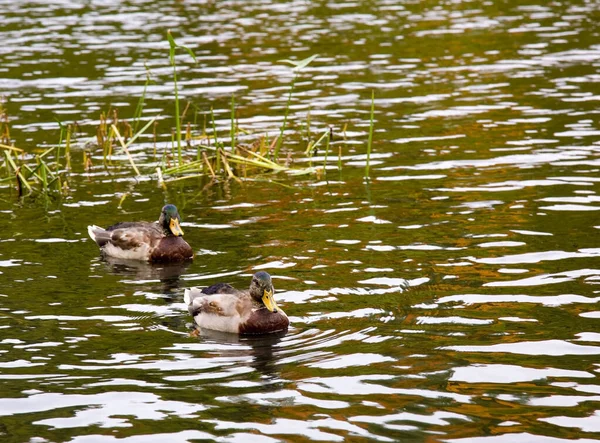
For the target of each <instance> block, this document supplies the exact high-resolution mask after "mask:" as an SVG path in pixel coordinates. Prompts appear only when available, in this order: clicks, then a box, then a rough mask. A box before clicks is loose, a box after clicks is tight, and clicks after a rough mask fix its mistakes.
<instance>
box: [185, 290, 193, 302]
mask: <svg viewBox="0 0 600 443" xmlns="http://www.w3.org/2000/svg"><path fill="white" fill-rule="evenodd" d="M191 293H192V291H191V290H190V289H186V290H185V291H183V302H184V303H185V304H186V305H189V304H190V303H191V302H192V297H191Z"/></svg>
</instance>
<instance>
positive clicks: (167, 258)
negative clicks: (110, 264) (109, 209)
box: [88, 205, 194, 262]
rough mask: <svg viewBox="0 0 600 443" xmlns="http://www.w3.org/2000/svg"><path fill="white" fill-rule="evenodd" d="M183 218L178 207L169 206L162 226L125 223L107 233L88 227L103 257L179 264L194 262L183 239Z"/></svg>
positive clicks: (161, 217)
mask: <svg viewBox="0 0 600 443" xmlns="http://www.w3.org/2000/svg"><path fill="white" fill-rule="evenodd" d="M180 220H181V217H179V213H178V212H177V208H176V207H175V206H174V205H165V206H164V207H163V208H162V211H161V213H160V218H159V219H158V222H151V223H150V222H121V223H117V224H116V225H112V226H110V227H108V228H106V229H102V228H100V227H98V226H94V225H92V226H88V233H89V234H90V237H92V240H94V241H95V242H96V243H97V244H98V246H100V250H101V251H102V253H103V254H106V255H109V256H111V257H117V258H121V259H134V260H146V261H150V262H176V261H183V260H188V259H191V258H193V256H194V251H192V248H191V247H190V245H188V244H187V242H186V241H185V240H184V239H183V238H182V236H183V230H182V229H181V226H179V222H180Z"/></svg>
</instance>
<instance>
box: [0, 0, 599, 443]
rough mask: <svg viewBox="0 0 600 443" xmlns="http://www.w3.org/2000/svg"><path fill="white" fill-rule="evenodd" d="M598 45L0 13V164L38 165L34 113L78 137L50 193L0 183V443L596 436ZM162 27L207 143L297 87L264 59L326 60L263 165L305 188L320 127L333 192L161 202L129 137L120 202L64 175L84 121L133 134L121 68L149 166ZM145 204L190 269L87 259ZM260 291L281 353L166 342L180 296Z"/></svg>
mask: <svg viewBox="0 0 600 443" xmlns="http://www.w3.org/2000/svg"><path fill="white" fill-rule="evenodd" d="M599 22H600V4H599V3H598V2H596V1H562V2H545V1H540V0H538V1H532V2H521V1H498V2H487V1H462V2H461V1H444V2H436V1H423V2H410V1H404V2H396V1H381V2H308V1H295V2H268V1H244V2H242V1H229V2H214V1H205V2H202V1H186V0H181V1H177V2H166V1H128V2H115V1H113V2H106V1H103V2H100V1H86V2H83V1H81V2H76V1H54V2H41V1H38V2H36V1H28V2H25V1H23V2H14V1H10V2H9V1H5V0H0V23H2V25H1V26H0V41H2V42H3V43H2V45H0V94H1V95H2V96H3V97H4V101H3V106H4V108H5V109H6V110H7V111H8V114H9V116H10V123H11V137H12V138H13V141H14V142H15V144H16V145H17V146H19V147H23V148H25V149H26V150H27V151H28V152H39V151H40V150H42V149H45V148H46V147H48V146H51V145H52V144H54V143H56V142H57V141H58V125H57V123H56V121H55V117H56V118H58V119H59V120H61V121H63V122H69V123H73V122H75V121H77V122H78V124H79V125H80V128H81V133H80V135H79V136H78V137H77V141H76V146H75V147H74V148H73V159H74V160H73V171H72V173H71V174H70V176H69V182H68V186H69V190H68V191H67V193H66V195H65V196H64V197H63V198H56V197H52V198H48V199H46V198H43V197H37V198H31V197H30V198H25V199H23V200H19V199H18V198H17V196H16V192H15V190H14V189H13V188H12V187H11V186H10V185H9V184H8V183H7V182H2V183H0V214H1V218H0V310H1V312H0V329H1V331H0V397H1V398H0V436H1V440H2V441H6V442H28V441H31V442H47V441H50V442H77V443H83V442H85V443H87V442H121V441H123V442H144V443H145V442H163V441H169V442H184V441H221V442H261V443H262V442H275V441H289V442H301V441H356V442H358V441H383V442H386V441H445V442H463V441H464V442H469V443H480V442H486V443H487V442H491V443H492V442H493V443H496V442H502V443H504V442H506V443H509V442H548V443H555V442H566V441H577V442H584V441H595V440H596V439H598V438H599V437H600V410H599V409H598V402H599V401H600V382H599V380H598V371H599V370H600V368H599V362H600V360H599V357H600V346H598V342H599V341H600V332H598V329H599V324H598V322H599V321H600V309H599V308H598V301H599V297H600V296H599V295H598V292H599V291H598V289H597V288H598V286H597V285H598V283H600V266H599V265H600V263H599V261H598V256H599V255H600V244H599V233H600V231H599V229H600V220H599V219H598V211H599V210H600V204H599V202H600V198H599V197H598V194H597V192H598V186H599V182H600V174H598V171H599V167H600V158H599V153H600V143H599V140H600V125H599V122H598V115H599V111H598V109H599V108H598V102H599V100H600V95H599V91H600V88H599V82H600V38H599V37H600V35H599V30H600V28H599V26H598V23H599ZM169 28H171V29H172V30H173V34H174V35H175V37H176V38H177V39H178V42H179V43H182V44H185V45H188V46H189V47H191V48H192V49H194V51H195V52H196V55H197V57H198V63H197V64H193V63H192V62H191V60H190V59H189V57H187V56H186V55H185V54H183V53H182V55H181V56H179V57H178V66H179V76H180V86H181V87H182V90H181V94H182V96H183V97H184V98H185V99H186V100H190V101H192V102H193V103H194V104H195V105H196V106H197V108H198V117H197V119H198V125H199V126H201V123H200V122H201V121H202V119H203V118H204V115H206V114H207V112H209V110H210V107H211V106H213V107H214V109H215V114H216V116H217V123H218V125H219V129H220V130H221V132H222V133H223V134H225V133H226V132H227V131H228V129H227V128H228V126H227V125H228V120H227V118H228V112H229V111H228V106H229V101H230V98H231V94H235V97H236V103H237V106H238V118H239V124H240V126H241V127H243V128H245V129H247V130H249V131H251V132H253V133H255V134H263V133H265V132H269V133H270V134H272V135H273V134H275V133H276V132H277V130H278V128H279V125H280V124H281V122H282V120H283V113H284V111H283V109H284V107H285V101H286V92H287V90H288V86H289V84H290V82H291V79H292V74H291V72H290V70H289V68H287V67H286V66H284V65H281V64H278V63H277V61H278V60H280V59H283V58H296V59H301V58H305V57H308V56H310V55H312V54H315V53H318V54H320V57H319V59H318V60H317V61H315V62H314V63H313V64H312V65H311V66H309V67H308V68H307V69H306V70H305V71H303V74H302V76H301V78H300V79H299V81H298V83H297V94H296V95H295V96H294V99H293V102H292V111H291V114H290V118H291V120H292V127H291V129H293V131H292V132H290V137H289V139H288V140H287V143H286V146H285V149H289V150H292V151H294V152H295V154H294V158H295V159H296V164H297V165H298V166H306V165H308V160H306V159H305V160H302V154H301V152H302V151H303V149H304V148H305V146H306V137H300V136H299V135H298V133H299V131H303V133H305V132H306V128H305V124H304V123H305V121H306V115H307V113H308V112H310V116H311V117H310V120H311V129H312V134H313V135H312V138H313V139H315V138H316V137H317V134H318V133H321V132H322V131H323V130H324V129H325V128H326V127H328V126H331V127H333V128H334V133H335V137H336V138H335V142H334V144H333V146H332V147H333V150H334V153H335V155H333V156H331V157H330V158H329V159H328V164H329V168H328V170H327V174H326V175H323V174H321V175H320V176H316V175H314V174H313V175H303V176H296V177H294V176H288V175H286V174H279V175H261V176H259V177H255V178H253V179H250V180H247V181H245V182H244V183H243V184H242V185H239V184H237V183H236V182H235V181H230V182H220V183H217V184H215V185H212V186H208V187H206V185H207V183H208V182H207V180H205V179H191V180H187V181H181V182H176V183H172V184H169V185H168V186H167V189H166V190H163V189H161V188H160V187H159V186H157V182H156V177H155V176H152V175H148V173H149V172H148V171H152V170H153V166H154V163H153V162H154V160H153V156H152V152H151V151H152V148H151V147H152V145H153V144H152V142H151V137H150V136H145V137H143V138H142V139H140V143H136V144H135V145H134V146H133V147H132V151H133V154H134V156H135V158H136V161H137V162H138V163H139V164H140V165H141V166H142V167H143V168H144V171H146V172H145V173H144V177H143V178H142V179H141V180H139V181H137V180H135V179H133V178H132V177H133V175H132V173H131V171H130V170H129V167H128V165H127V162H126V161H125V159H124V157H123V156H118V157H117V158H116V160H115V165H114V166H113V167H111V168H109V170H108V171H107V170H105V169H104V168H103V167H102V156H101V153H94V155H93V158H92V161H93V163H94V167H93V169H92V170H91V171H90V172H85V171H84V169H83V162H82V157H83V149H84V146H85V144H86V143H87V141H89V140H90V139H93V137H94V136H95V127H96V125H97V123H98V119H99V115H100V112H101V111H103V110H104V111H106V110H108V109H109V108H111V107H117V108H118V109H119V112H120V116H121V117H122V118H126V117H128V116H131V115H133V112H134V109H135V105H136V103H137V99H138V98H139V96H140V95H141V93H142V89H143V84H144V81H145V78H146V74H145V72H146V70H145V68H144V64H146V65H147V66H148V68H149V69H150V70H151V72H152V78H153V80H154V82H155V83H154V84H152V85H150V87H149V89H148V102H147V104H146V110H145V118H151V117H153V116H154V115H156V114H158V113H161V115H163V117H161V118H160V124H159V126H158V130H159V133H160V137H159V143H158V146H157V149H158V152H159V154H161V153H162V152H163V151H164V150H165V149H166V147H167V146H170V127H171V125H172V121H171V120H168V119H167V118H166V116H168V115H173V96H172V94H173V93H172V90H173V88H172V83H171V77H170V75H171V71H170V68H169V66H168V58H167V55H168V44H167V42H166V38H165V34H166V30H167V29H169ZM372 90H375V95H376V133H375V143H374V147H373V155H372V162H371V177H372V179H371V180H370V181H368V182H366V181H365V180H364V179H363V175H364V165H365V153H366V139H367V132H368V111H369V105H370V103H369V100H370V94H371V91H372ZM344 127H345V128H346V131H345V137H344V136H343V132H344V131H343V129H344ZM196 128H197V127H196ZM254 137H255V136H254ZM248 138H249V139H252V136H249V137H248ZM340 148H341V152H342V169H341V171H339V170H338V169H337V152H338V150H339V149H340ZM169 149H170V148H169ZM161 155H162V154H161ZM321 155H322V153H317V157H316V158H313V160H312V161H313V162H319V163H320V162H322V161H323V158H322V156H321ZM124 194H127V195H126V197H125V200H124V201H123V204H122V208H121V209H119V208H118V206H119V201H120V200H121V197H122V196H123V195H124ZM165 202H171V203H174V204H176V205H177V206H178V207H179V209H180V212H181V213H182V215H183V217H184V222H185V223H184V225H183V228H184V229H185V231H186V238H187V239H188V242H189V243H190V244H191V245H192V247H193V248H194V250H195V252H196V253H197V257H196V260H195V261H194V262H193V263H192V264H190V265H188V266H185V267H177V266H174V267H167V268H161V267H158V268H157V267H154V268H153V267H150V266H147V265H144V264H141V263H135V262H134V263H126V262H112V261H111V262H106V261H103V260H101V259H100V257H99V254H98V251H97V248H96V247H95V245H93V244H92V242H91V241H90V240H89V239H88V238H87V233H86V226H87V225H88V224H90V223H94V224H98V225H101V226H106V225H108V224H111V223H114V222H116V221H119V220H144V219H145V220H153V219H156V218H157V216H158V211H159V208H160V207H161V206H162V205H163V204H164V203H165ZM258 269H264V270H267V271H268V272H270V273H271V274H272V275H273V278H274V282H275V287H276V289H277V297H278V300H279V304H280V306H282V307H283V308H284V309H285V310H286V312H287V313H288V314H289V316H290V318H291V321H292V325H293V327H292V328H291V329H290V331H289V332H288V333H287V335H284V336H278V337H266V338H255V339H248V338H238V337H236V336H230V335H221V334H214V333H213V334H209V333H203V334H201V335H200V336H198V337H194V336H190V334H189V332H190V331H191V328H192V324H191V322H190V320H191V319H190V318H189V316H188V313H187V310H186V309H185V306H184V304H183V290H184V288H186V287H189V286H194V285H198V286H204V285H208V284H212V283H214V282H217V281H227V282H230V283H232V284H235V285H237V286H240V287H243V286H246V285H247V284H248V283H249V276H250V275H251V274H252V273H253V272H256V270H258Z"/></svg>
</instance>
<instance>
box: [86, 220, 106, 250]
mask: <svg viewBox="0 0 600 443" xmlns="http://www.w3.org/2000/svg"><path fill="white" fill-rule="evenodd" d="M87 229H88V234H89V235H90V237H91V239H92V240H94V241H95V242H96V244H97V245H98V246H100V247H102V246H104V245H105V244H106V243H108V241H109V240H110V232H108V231H106V230H104V229H102V228H101V227H99V226H96V225H90V226H88V228H87Z"/></svg>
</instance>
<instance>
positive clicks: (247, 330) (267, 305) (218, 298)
mask: <svg viewBox="0 0 600 443" xmlns="http://www.w3.org/2000/svg"><path fill="white" fill-rule="evenodd" d="M274 291H275V290H274V288H273V283H272V282H271V276H270V275H269V274H268V273H266V272H263V271H261V272H257V273H256V274H254V276H253V277H252V282H251V284H250V289H248V290H243V291H240V290H237V289H235V288H233V287H232V286H230V285H228V284H226V283H217V284H216V285H213V286H209V287H208V288H204V289H202V290H199V289H197V288H191V289H186V290H185V294H184V300H185V302H186V303H187V305H188V310H189V312H190V314H191V315H192V316H193V317H194V320H195V321H196V323H197V324H198V326H200V328H203V329H213V330H217V331H223V332H233V333H237V334H270V333H273V332H278V331H286V330H287V328H288V326H289V324H290V321H289V319H288V317H287V315H286V314H285V312H283V310H282V309H281V308H279V307H278V306H277V303H275V300H274V299H273V293H274Z"/></svg>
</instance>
